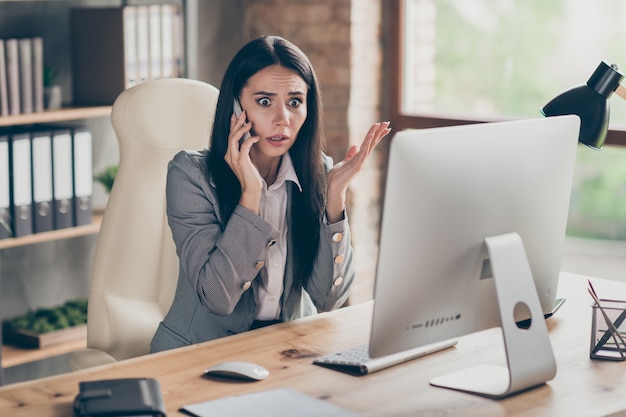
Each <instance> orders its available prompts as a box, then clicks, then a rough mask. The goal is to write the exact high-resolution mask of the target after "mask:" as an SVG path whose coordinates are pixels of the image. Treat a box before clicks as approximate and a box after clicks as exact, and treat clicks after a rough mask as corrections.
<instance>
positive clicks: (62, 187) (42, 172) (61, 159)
mask: <svg viewBox="0 0 626 417" xmlns="http://www.w3.org/2000/svg"><path fill="white" fill-rule="evenodd" d="M91 147H92V135H91V132H90V131H89V130H87V129H85V128H84V127H81V126H36V127H33V128H30V129H24V128H13V129H10V130H5V131H2V132H0V239H2V238H9V237H21V236H26V235H30V234H33V233H41V232H47V231H51V230H55V229H63V228H67V227H73V226H81V225H84V224H89V223H91V217H92V202H91V197H92V194H93V172H92V163H93V162H92V150H91Z"/></svg>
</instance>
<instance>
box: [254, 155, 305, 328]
mask: <svg viewBox="0 0 626 417" xmlns="http://www.w3.org/2000/svg"><path fill="white" fill-rule="evenodd" d="M287 181H292V182H293V183H295V184H296V185H297V186H298V188H300V190H302V187H301V186H300V182H299V181H298V176H297V175H296V171H295V170H294V168H293V163H292V162H291V157H290V156H289V153H286V154H285V155H283V157H282V161H281V164H280V167H279V169H278V174H277V176H276V181H274V184H272V185H271V186H269V187H268V186H267V184H266V183H265V182H264V183H265V187H263V193H262V194H261V204H260V208H259V215H260V216H261V217H262V218H263V220H265V221H266V222H268V223H269V224H271V225H272V226H273V227H274V228H276V229H277V230H278V231H279V232H280V235H279V237H278V239H277V242H276V244H275V245H273V246H271V247H270V248H269V252H268V255H267V260H266V262H265V266H264V267H263V269H261V278H262V285H259V287H258V290H257V291H256V292H255V299H256V317H255V318H256V319H257V320H275V319H279V318H280V298H281V296H282V292H283V278H284V276H285V265H286V262H287V229H288V224H287V197H288V196H287Z"/></svg>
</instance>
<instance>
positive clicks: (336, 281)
mask: <svg viewBox="0 0 626 417" xmlns="http://www.w3.org/2000/svg"><path fill="white" fill-rule="evenodd" d="M342 282H343V277H337V278H335V280H334V281H333V285H334V286H335V287H337V286H339V285H341V283H342Z"/></svg>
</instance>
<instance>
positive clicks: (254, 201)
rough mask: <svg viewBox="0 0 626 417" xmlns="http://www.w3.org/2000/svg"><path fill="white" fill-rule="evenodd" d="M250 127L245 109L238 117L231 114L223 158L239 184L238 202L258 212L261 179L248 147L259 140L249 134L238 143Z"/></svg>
mask: <svg viewBox="0 0 626 417" xmlns="http://www.w3.org/2000/svg"><path fill="white" fill-rule="evenodd" d="M251 128H252V123H251V122H246V113H245V111H242V112H241V114H240V115H239V117H237V116H236V115H235V114H233V115H232V116H231V118H230V134H229V135H228V149H226V155H224V160H225V161H226V163H227V164H228V166H229V167H230V169H232V170H233V172H234V173H235V176H236V177H237V179H238V180H239V183H240V184H241V198H240V199H239V204H240V205H242V206H244V207H246V208H248V209H249V210H251V211H253V212H254V213H257V214H258V213H259V205H260V201H261V191H262V189H263V179H262V177H261V174H260V173H259V170H258V169H257V168H256V167H255V166H254V164H253V163H252V160H251V159H250V149H251V148H252V145H254V144H255V143H257V142H258V141H259V137H258V136H250V137H249V138H248V139H246V140H244V141H243V143H241V145H240V139H241V138H242V137H243V135H245V134H246V133H249V132H250V129H251Z"/></svg>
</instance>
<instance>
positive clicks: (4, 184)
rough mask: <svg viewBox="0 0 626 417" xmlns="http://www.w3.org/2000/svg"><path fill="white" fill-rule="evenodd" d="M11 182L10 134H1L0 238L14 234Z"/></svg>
mask: <svg viewBox="0 0 626 417" xmlns="http://www.w3.org/2000/svg"><path fill="white" fill-rule="evenodd" d="M9 184H10V180H9V136H8V135H6V134H0V239H5V238H8V237H11V236H13V226H12V225H11V214H10V213H11V212H10V210H11V189H10V185H9Z"/></svg>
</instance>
